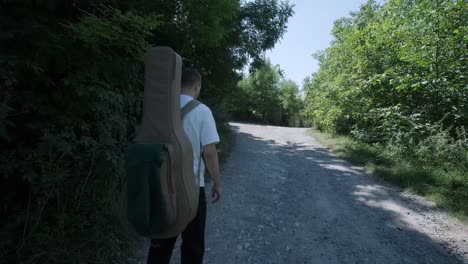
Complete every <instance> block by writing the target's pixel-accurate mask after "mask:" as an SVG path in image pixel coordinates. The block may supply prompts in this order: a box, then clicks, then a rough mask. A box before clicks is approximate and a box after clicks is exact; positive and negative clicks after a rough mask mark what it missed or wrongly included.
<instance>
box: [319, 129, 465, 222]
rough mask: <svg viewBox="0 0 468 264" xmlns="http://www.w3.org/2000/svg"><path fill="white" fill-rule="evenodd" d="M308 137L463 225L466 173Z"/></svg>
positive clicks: (345, 141)
mask: <svg viewBox="0 0 468 264" xmlns="http://www.w3.org/2000/svg"><path fill="white" fill-rule="evenodd" d="M310 135H311V136H312V137H314V138H315V139H316V140H317V141H318V142H319V143H321V144H322V145H324V146H326V147H328V148H329V149H331V150H332V151H333V152H334V153H336V154H337V155H338V156H339V157H341V158H344V159H346V160H348V161H349V162H351V163H353V164H356V165H360V166H364V167H365V168H366V169H367V170H368V171H370V172H372V173H374V174H375V175H377V176H380V177H382V178H383V179H385V180H387V181H389V182H391V183H394V184H396V185H398V186H401V187H402V188H404V189H407V190H410V191H412V192H414V193H416V194H419V195H422V196H424V197H426V198H427V199H429V200H432V201H434V202H436V203H437V204H438V206H440V207H441V208H443V209H446V210H448V211H449V212H451V213H452V214H453V215H454V216H456V217H457V218H459V219H460V220H462V221H464V222H468V176H467V175H466V174H467V173H466V171H463V170H461V169H457V168H454V169H452V170H447V169H446V168H440V167H436V166H432V167H430V166H419V165H415V164H412V163H411V162H402V161H401V160H397V159H394V158H392V156H391V155H387V150H386V149H385V148H384V147H382V146H379V145H370V144H366V143H363V142H359V141H357V140H354V139H352V138H350V137H346V136H336V135H331V134H328V133H325V132H321V131H318V130H315V129H311V130H310Z"/></svg>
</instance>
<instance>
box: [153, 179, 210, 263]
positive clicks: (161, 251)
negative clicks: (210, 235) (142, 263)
mask: <svg viewBox="0 0 468 264" xmlns="http://www.w3.org/2000/svg"><path fill="white" fill-rule="evenodd" d="M205 222H206V198H205V189H204V188H203V187H201V188H200V197H199V201H198V210H197V215H196V216H195V218H194V219H193V220H192V222H190V223H189V224H188V226H187V228H185V230H184V232H182V245H181V247H180V251H181V257H182V258H181V259H182V264H189V263H190V264H192V263H193V264H201V263H203V254H204V253H205ZM176 240H177V237H173V238H168V239H153V240H151V245H150V248H149V252H148V261H147V263H148V264H169V261H170V259H171V255H172V250H173V249H174V245H175V242H176Z"/></svg>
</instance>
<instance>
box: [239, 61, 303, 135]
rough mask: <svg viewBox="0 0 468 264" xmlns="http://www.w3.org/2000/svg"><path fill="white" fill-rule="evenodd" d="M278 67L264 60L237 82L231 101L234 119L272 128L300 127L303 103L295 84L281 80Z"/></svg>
mask: <svg viewBox="0 0 468 264" xmlns="http://www.w3.org/2000/svg"><path fill="white" fill-rule="evenodd" d="M282 76H283V74H282V71H281V69H280V68H279V66H278V65H276V66H273V65H272V64H271V62H270V61H269V60H268V59H264V61H263V62H262V63H261V66H258V67H253V68H251V72H250V73H249V74H248V76H246V77H245V78H244V79H242V80H241V81H239V83H238V85H237V89H236V95H235V96H233V97H232V100H231V104H230V107H231V111H232V112H233V114H234V118H236V119H238V120H243V121H254V122H262V123H269V124H275V125H290V126H300V125H302V124H303V123H302V115H301V114H302V112H301V111H302V109H303V101H302V99H301V98H300V95H299V88H298V86H297V84H296V83H294V81H291V80H285V79H282Z"/></svg>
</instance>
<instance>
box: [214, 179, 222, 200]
mask: <svg viewBox="0 0 468 264" xmlns="http://www.w3.org/2000/svg"><path fill="white" fill-rule="evenodd" d="M222 193H223V191H222V188H221V184H220V183H215V184H213V189H212V190H211V198H212V200H211V202H212V203H216V202H218V201H219V199H221V194H222Z"/></svg>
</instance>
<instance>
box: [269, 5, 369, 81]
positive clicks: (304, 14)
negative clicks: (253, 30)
mask: <svg viewBox="0 0 468 264" xmlns="http://www.w3.org/2000/svg"><path fill="white" fill-rule="evenodd" d="M365 2H367V0H290V1H289V3H290V4H294V5H295V6H294V12H295V13H294V15H293V16H292V17H290V18H289V21H288V29H287V32H286V33H285V34H284V35H283V38H282V39H281V40H280V41H279V42H278V43H276V45H275V47H274V48H273V49H272V50H269V51H267V52H266V56H267V57H268V58H270V60H271V63H272V64H279V65H280V68H281V69H282V70H283V71H284V72H285V74H286V76H285V77H286V78H288V79H292V80H293V81H295V82H296V83H297V84H298V85H299V86H302V81H303V80H304V78H305V77H306V76H310V75H311V74H312V73H313V72H316V71H317V70H318V64H317V61H316V60H315V59H314V58H312V54H314V53H315V52H316V51H319V50H324V49H326V48H327V47H329V46H330V42H331V40H332V36H331V35H330V33H331V30H332V28H333V22H334V21H335V20H337V19H338V18H341V17H345V16H349V13H350V12H352V11H357V10H359V7H360V6H361V5H362V4H364V3H365Z"/></svg>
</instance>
